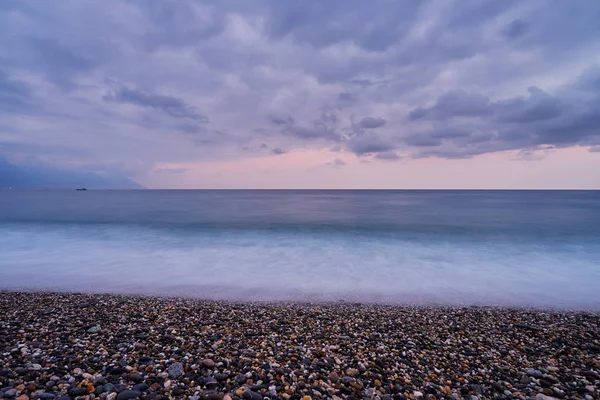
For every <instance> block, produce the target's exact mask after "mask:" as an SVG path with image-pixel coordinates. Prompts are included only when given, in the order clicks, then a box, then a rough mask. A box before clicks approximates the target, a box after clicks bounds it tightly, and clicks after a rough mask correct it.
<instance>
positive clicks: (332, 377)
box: [329, 372, 340, 383]
mask: <svg viewBox="0 0 600 400" xmlns="http://www.w3.org/2000/svg"><path fill="white" fill-rule="evenodd" d="M329 380H330V381H331V383H338V382H339V381H340V376H339V375H338V374H337V373H336V372H332V373H330V374H329Z"/></svg>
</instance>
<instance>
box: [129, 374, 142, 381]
mask: <svg viewBox="0 0 600 400" xmlns="http://www.w3.org/2000/svg"><path fill="white" fill-rule="evenodd" d="M129 379H130V380H131V381H132V382H135V383H139V382H141V381H143V380H144V377H143V376H142V375H140V374H131V375H129Z"/></svg>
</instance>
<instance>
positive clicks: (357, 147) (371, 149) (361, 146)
mask: <svg viewBox="0 0 600 400" xmlns="http://www.w3.org/2000/svg"><path fill="white" fill-rule="evenodd" d="M346 146H347V147H348V148H349V149H350V150H351V151H352V152H353V153H355V154H356V155H358V156H362V155H365V154H371V153H380V152H383V151H389V150H393V149H394V145H393V144H392V143H391V142H390V141H389V140H388V139H386V138H384V137H383V136H381V135H379V134H376V133H365V134H364V135H360V136H357V137H354V138H352V139H350V140H348V141H347V142H346Z"/></svg>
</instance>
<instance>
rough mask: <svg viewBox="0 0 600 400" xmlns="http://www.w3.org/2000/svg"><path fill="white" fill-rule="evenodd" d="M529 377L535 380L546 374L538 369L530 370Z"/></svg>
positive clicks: (528, 371)
mask: <svg viewBox="0 0 600 400" xmlns="http://www.w3.org/2000/svg"><path fill="white" fill-rule="evenodd" d="M527 375H529V376H533V377H534V378H541V377H542V376H543V375H544V374H542V371H540V370H537V369H528V370H527Z"/></svg>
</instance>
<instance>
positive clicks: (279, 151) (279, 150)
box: [271, 147, 288, 155]
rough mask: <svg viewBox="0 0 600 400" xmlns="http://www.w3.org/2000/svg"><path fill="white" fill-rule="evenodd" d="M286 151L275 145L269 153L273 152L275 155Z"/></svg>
mask: <svg viewBox="0 0 600 400" xmlns="http://www.w3.org/2000/svg"><path fill="white" fill-rule="evenodd" d="M287 152H288V151H287V150H286V149H282V148H280V147H275V148H274V149H273V150H271V153H273V154H275V155H280V154H285V153H287Z"/></svg>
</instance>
